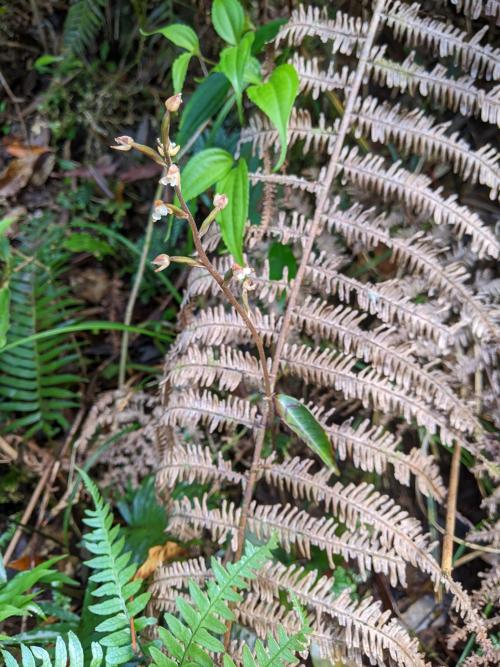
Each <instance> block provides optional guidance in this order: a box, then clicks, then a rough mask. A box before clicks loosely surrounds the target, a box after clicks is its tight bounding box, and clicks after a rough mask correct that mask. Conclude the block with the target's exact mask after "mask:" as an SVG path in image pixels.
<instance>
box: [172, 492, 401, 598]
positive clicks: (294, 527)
mask: <svg viewBox="0 0 500 667" xmlns="http://www.w3.org/2000/svg"><path fill="white" fill-rule="evenodd" d="M240 512H241V509H240V508H238V507H236V505H234V504H233V503H228V502H227V501H223V503H222V506H221V508H220V509H212V510H210V509H208V505H207V498H206V496H204V498H203V499H202V501H201V502H200V501H199V500H198V499H197V498H195V499H194V503H193V504H191V501H190V500H189V499H184V500H182V501H174V502H173V503H172V506H171V510H170V517H171V521H170V523H169V530H172V531H173V532H174V533H175V534H178V535H179V537H180V538H181V539H182V536H183V535H184V532H183V531H184V530H185V526H186V524H188V525H190V526H191V527H193V528H194V529H195V530H197V531H200V530H202V529H203V528H207V529H208V530H210V532H211V534H212V538H213V539H214V540H215V541H216V542H219V543H223V542H225V541H226V539H227V537H228V536H231V544H232V548H233V551H236V548H237V532H238V523H239V515H240ZM248 528H249V530H251V531H252V532H253V533H255V535H256V536H257V537H258V538H259V539H269V538H270V537H271V536H272V535H273V534H276V537H277V539H278V541H279V543H280V545H281V546H282V547H283V548H284V549H286V550H287V551H289V550H291V548H292V545H295V546H296V547H297V549H298V551H299V553H300V554H302V555H303V556H304V557H306V558H310V557H311V547H313V546H315V547H318V548H319V549H321V550H322V551H324V552H325V553H326V555H327V557H328V560H329V562H330V563H331V567H334V556H335V555H342V556H343V558H345V559H346V560H349V559H352V560H353V561H355V562H356V563H357V565H358V567H359V570H360V572H361V574H362V575H363V576H366V573H367V572H368V571H370V570H373V571H374V572H379V573H382V574H385V575H387V576H388V577H389V579H390V581H391V582H392V583H393V585H396V583H397V582H398V581H401V582H405V581H406V573H405V564H404V561H403V559H402V558H401V557H400V556H399V555H397V554H396V553H395V552H394V551H393V550H391V549H387V548H384V547H383V546H381V545H380V544H379V543H378V542H377V540H374V539H372V538H370V537H369V535H368V533H367V532H365V531H362V530H356V532H355V533H350V532H348V531H347V532H344V533H343V534H342V535H340V536H339V535H337V529H338V524H337V523H335V521H334V520H333V519H332V518H326V517H321V518H315V517H313V516H311V515H310V514H308V513H307V512H305V511H301V510H299V509H298V508H297V507H292V506H290V505H285V506H281V505H259V504H256V503H253V504H252V505H251V508H250V513H249V517H248Z"/></svg>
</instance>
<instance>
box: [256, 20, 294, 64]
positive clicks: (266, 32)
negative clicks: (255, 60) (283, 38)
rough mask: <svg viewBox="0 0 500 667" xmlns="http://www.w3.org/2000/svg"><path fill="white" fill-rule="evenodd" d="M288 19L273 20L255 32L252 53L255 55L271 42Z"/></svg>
mask: <svg viewBox="0 0 500 667" xmlns="http://www.w3.org/2000/svg"><path fill="white" fill-rule="evenodd" d="M287 20H288V19H274V20H272V21H269V22H268V23H265V24H264V25H263V26H261V27H260V28H258V29H257V30H256V31H255V40H254V43H253V46H252V53H253V54H254V55H257V54H258V53H260V52H261V51H262V49H263V48H264V46H265V45H266V44H267V43H268V42H271V41H272V40H273V39H274V38H275V37H276V35H277V34H278V32H279V29H280V28H281V26H282V25H285V23H286V22H287Z"/></svg>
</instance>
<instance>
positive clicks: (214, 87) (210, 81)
mask: <svg viewBox="0 0 500 667" xmlns="http://www.w3.org/2000/svg"><path fill="white" fill-rule="evenodd" d="M229 88H230V84H229V81H228V80H227V79H226V77H225V76H224V75H223V74H221V73H220V72H214V73H213V74H210V76H209V77H208V78H206V79H205V81H203V83H201V84H200V85H199V86H198V87H197V88H196V90H195V91H194V93H193V94H192V95H191V97H190V99H189V101H188V103H187V104H186V106H185V108H184V112H183V114H182V116H181V122H180V126H179V132H178V133H177V136H176V138H175V140H176V141H177V143H178V144H180V145H181V146H182V144H185V143H186V141H187V140H188V139H189V138H190V137H191V136H192V135H193V134H194V133H195V132H196V130H197V129H198V128H199V127H201V126H202V125H203V123H205V122H206V121H207V120H208V119H209V118H211V117H212V116H213V115H215V114H216V113H218V111H219V110H220V109H221V108H222V106H223V104H224V101H225V99H226V95H227V93H228V91H229Z"/></svg>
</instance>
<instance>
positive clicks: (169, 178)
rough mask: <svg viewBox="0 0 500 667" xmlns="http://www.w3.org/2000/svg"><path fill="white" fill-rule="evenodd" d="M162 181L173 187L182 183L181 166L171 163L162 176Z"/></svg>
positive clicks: (163, 183)
mask: <svg viewBox="0 0 500 667" xmlns="http://www.w3.org/2000/svg"><path fill="white" fill-rule="evenodd" d="M160 183H161V184H162V185H171V186H172V187H173V188H175V187H177V186H179V185H180V183H181V172H180V171H179V167H178V166H177V165H176V164H172V165H170V167H169V168H168V171H167V173H166V174H165V176H163V177H162V178H160Z"/></svg>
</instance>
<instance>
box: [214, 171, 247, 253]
mask: <svg viewBox="0 0 500 667" xmlns="http://www.w3.org/2000/svg"><path fill="white" fill-rule="evenodd" d="M217 192H219V193H221V194H225V195H227V197H228V204H227V206H226V208H224V209H222V211H221V212H220V213H219V215H218V216H217V220H218V222H219V225H220V228H221V233H222V239H223V241H224V243H225V244H226V247H227V249H228V250H229V252H230V253H231V254H232V255H233V257H234V259H235V260H236V261H237V262H238V264H243V263H244V260H243V232H244V229H245V224H246V221H247V218H248V201H249V186H248V167H247V163H246V162H245V160H244V159H243V158H240V160H239V161H238V164H237V165H236V167H235V168H234V169H232V170H231V171H230V172H229V174H228V175H227V176H226V177H225V178H224V179H223V180H222V181H220V182H219V183H218V184H217Z"/></svg>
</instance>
